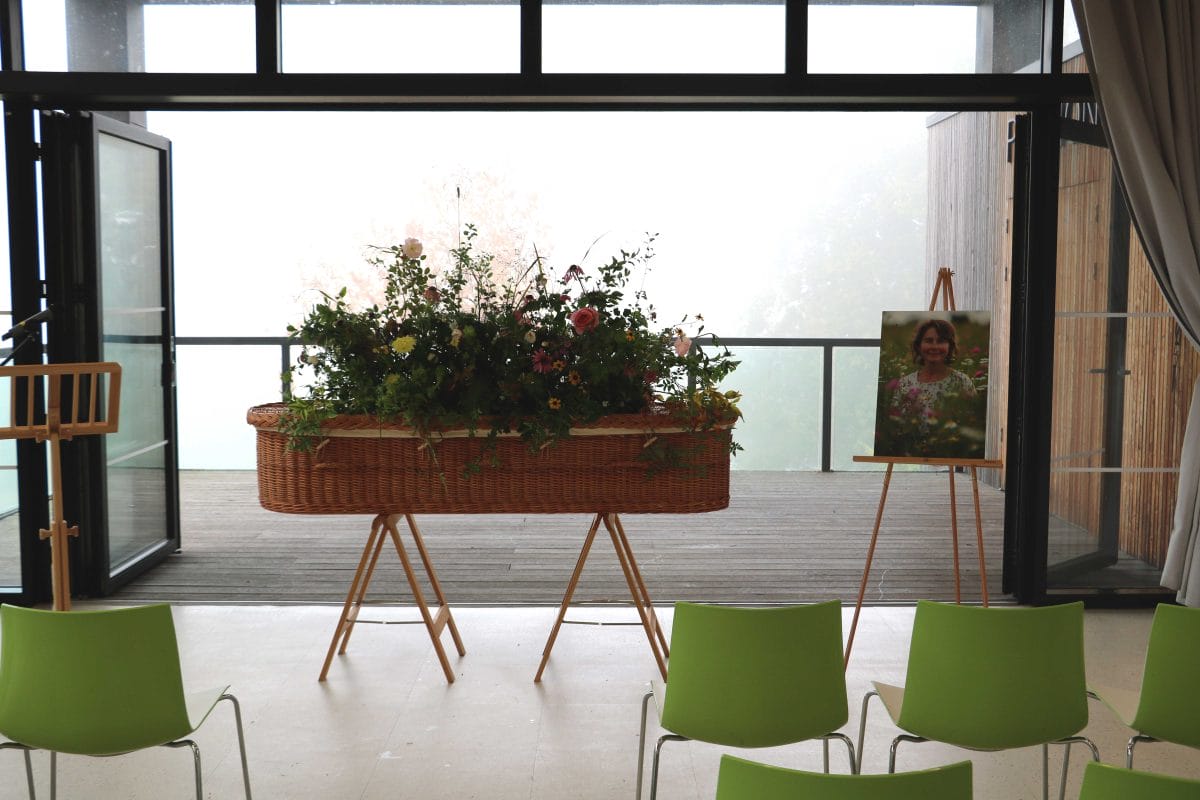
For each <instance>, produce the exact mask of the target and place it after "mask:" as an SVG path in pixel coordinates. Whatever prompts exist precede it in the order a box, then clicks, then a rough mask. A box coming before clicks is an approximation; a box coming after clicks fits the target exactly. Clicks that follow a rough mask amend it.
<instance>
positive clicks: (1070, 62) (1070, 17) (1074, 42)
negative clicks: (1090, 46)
mask: <svg viewBox="0 0 1200 800" xmlns="http://www.w3.org/2000/svg"><path fill="white" fill-rule="evenodd" d="M1065 6H1066V16H1065V17H1064V18H1063V72H1067V73H1081V72H1087V71H1088V63H1087V58H1086V57H1085V56H1084V55H1083V42H1081V41H1080V40H1079V23H1078V22H1077V21H1076V19H1075V5H1074V3H1071V2H1067V3H1066V4H1065Z"/></svg>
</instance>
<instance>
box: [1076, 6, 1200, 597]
mask: <svg viewBox="0 0 1200 800" xmlns="http://www.w3.org/2000/svg"><path fill="white" fill-rule="evenodd" d="M1073 2H1074V7H1075V17H1076V19H1077V20H1078V22H1079V29H1080V35H1081V37H1082V39H1083V45H1084V49H1085V51H1086V52H1087V54H1088V59H1089V63H1090V68H1091V71H1092V84H1093V86H1094V87H1095V89H1096V96H1097V98H1098V100H1099V101H1100V106H1101V108H1102V109H1103V111H1104V124H1105V129H1106V131H1107V132H1108V137H1109V142H1110V144H1111V146H1112V152H1113V159H1114V161H1115V163H1116V167H1117V172H1118V175H1119V176H1120V180H1121V183H1122V186H1123V187H1124V189H1125V197H1126V200H1127V202H1128V204H1129V211H1130V214H1131V215H1132V217H1133V219H1134V224H1135V225H1136V226H1137V229H1138V232H1139V233H1140V234H1141V238H1142V243H1143V245H1144V247H1145V248H1146V254H1147V256H1148V257H1149V260H1150V265H1151V268H1152V269H1153V270H1154V275H1155V277H1156V278H1157V280H1158V283H1159V285H1160V286H1161V287H1162V290H1163V294H1164V296H1165V297H1166V299H1167V303H1168V305H1169V306H1170V307H1171V310H1172V311H1173V312H1174V314H1175V317H1176V319H1177V320H1178V321H1179V324H1180V326H1181V327H1182V328H1183V330H1184V332H1185V333H1186V334H1187V336H1188V337H1189V338H1190V339H1191V341H1192V343H1193V345H1197V346H1200V337H1198V335H1197V334H1198V332H1200V3H1197V2H1193V0H1073ZM1179 466H1180V471H1179V493H1178V497H1177V500H1176V505H1175V518H1174V526H1173V528H1172V531H1171V541H1170V545H1169V547H1168V550H1167V560H1166V564H1165V565H1164V568H1163V577H1162V584H1163V586H1166V587H1168V588H1171V589H1175V590H1177V591H1178V593H1179V594H1178V599H1179V601H1180V602H1181V603H1184V604H1186V605H1192V606H1200V383H1197V385H1196V387H1195V390H1194V391H1193V395H1192V407H1191V412H1190V414H1189V416H1188V425H1187V431H1186V434H1185V437H1184V444H1183V451H1182V453H1181V455H1180V465H1179Z"/></svg>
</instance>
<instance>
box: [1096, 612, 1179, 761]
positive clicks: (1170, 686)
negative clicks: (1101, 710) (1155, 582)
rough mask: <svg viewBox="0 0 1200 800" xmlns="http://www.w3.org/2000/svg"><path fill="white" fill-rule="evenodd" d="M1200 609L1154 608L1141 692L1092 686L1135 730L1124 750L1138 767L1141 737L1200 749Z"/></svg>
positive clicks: (1128, 758)
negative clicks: (1136, 756) (1199, 679)
mask: <svg viewBox="0 0 1200 800" xmlns="http://www.w3.org/2000/svg"><path fill="white" fill-rule="evenodd" d="M1197 665H1200V608H1184V607H1183V606H1172V605H1166V604H1162V605H1159V606H1158V608H1157V609H1155V611H1154V622H1153V623H1152V624H1151V626H1150V644H1149V645H1148V646H1147V648H1146V667H1145V670H1144V672H1143V674H1142V689H1141V691H1140V692H1137V691H1128V690H1124V691H1123V690H1120V689H1111V688H1106V687H1099V686H1093V687H1092V691H1093V692H1094V693H1095V695H1096V696H1097V697H1099V698H1100V699H1101V700H1103V701H1104V703H1105V705H1107V706H1108V707H1109V708H1111V709H1112V710H1113V712H1114V713H1115V714H1116V715H1117V716H1118V717H1120V719H1121V721H1122V722H1123V723H1125V724H1126V725H1128V726H1129V727H1130V728H1133V730H1134V731H1136V734H1135V735H1134V736H1131V737H1130V739H1129V745H1128V746H1127V747H1126V749H1125V766H1126V767H1128V768H1130V769H1133V748H1134V745H1136V744H1137V743H1138V742H1171V743H1173V744H1181V745H1185V746H1187V747H1195V748H1200V690H1198V689H1197V688H1196V668H1197Z"/></svg>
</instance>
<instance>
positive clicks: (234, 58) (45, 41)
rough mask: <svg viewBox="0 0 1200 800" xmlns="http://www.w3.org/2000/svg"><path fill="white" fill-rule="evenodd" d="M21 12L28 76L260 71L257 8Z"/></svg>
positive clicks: (203, 2) (239, 1)
mask: <svg viewBox="0 0 1200 800" xmlns="http://www.w3.org/2000/svg"><path fill="white" fill-rule="evenodd" d="M21 11H22V15H23V24H24V32H25V68H26V69H30V70H44V71H51V72H66V71H71V72H253V71H254V70H255V53H254V47H255V40H254V0H220V2H213V0H173V2H170V3H156V2H150V1H149V0H33V2H30V0H25V2H24V3H22V9H21ZM214 42H218V43H219V46H216V47H214V46H213V43H214Z"/></svg>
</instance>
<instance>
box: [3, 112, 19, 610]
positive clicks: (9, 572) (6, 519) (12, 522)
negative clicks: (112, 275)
mask: <svg viewBox="0 0 1200 800" xmlns="http://www.w3.org/2000/svg"><path fill="white" fill-rule="evenodd" d="M2 111H3V104H0V112H2ZM7 152H8V150H7V149H6V147H5V139H4V126H3V125H0V171H3V170H4V169H5V163H6V160H5V159H6V154H7ZM0 265H3V266H0V328H2V329H3V330H8V329H9V328H10V327H12V324H13V322H14V320H13V317H12V311H11V309H12V274H11V272H10V270H11V266H10V264H9V256H8V193H7V192H0ZM4 345H5V346H4V347H3V348H0V359H3V358H4V357H5V356H7V355H8V354H9V352H10V350H11V347H12V341H11V340H10V341H6V342H4ZM6 384H7V382H5V385H0V419H9V418H10V416H9V415H10V411H11V409H10V406H9V387H8V386H7V385H6ZM18 506H19V501H18V497H17V443H16V442H15V441H13V440H11V439H10V440H7V441H0V592H2V591H4V590H6V589H12V590H20V588H21V542H20V540H19V538H18V537H19V533H20V524H21V515H20V513H19V512H18Z"/></svg>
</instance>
